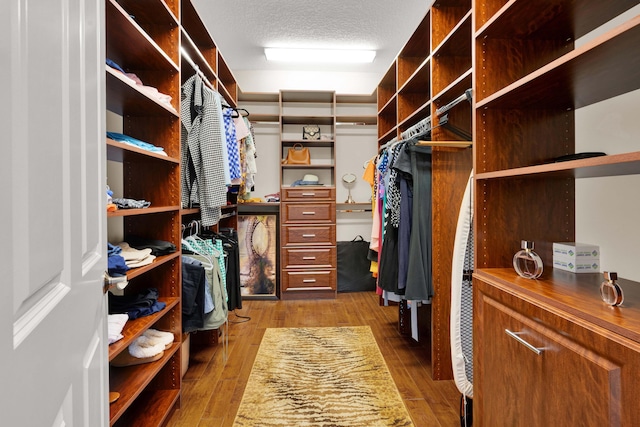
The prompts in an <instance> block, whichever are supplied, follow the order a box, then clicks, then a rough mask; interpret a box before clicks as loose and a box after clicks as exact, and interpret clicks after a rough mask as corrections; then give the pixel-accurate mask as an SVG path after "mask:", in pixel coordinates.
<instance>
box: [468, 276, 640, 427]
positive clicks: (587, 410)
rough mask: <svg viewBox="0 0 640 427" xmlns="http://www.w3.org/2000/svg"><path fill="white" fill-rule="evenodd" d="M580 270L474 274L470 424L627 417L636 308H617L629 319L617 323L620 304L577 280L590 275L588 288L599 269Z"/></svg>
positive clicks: (637, 411)
mask: <svg viewBox="0 0 640 427" xmlns="http://www.w3.org/2000/svg"><path fill="white" fill-rule="evenodd" d="M585 276H588V277H583V276H582V275H581V276H580V279H579V280H578V278H577V276H576V275H575V274H573V273H567V272H563V271H554V272H553V275H552V276H551V278H550V279H552V280H553V283H551V281H550V280H544V281H535V280H527V279H522V278H518V277H516V276H515V273H514V272H513V271H512V270H509V269H501V270H500V271H496V272H493V273H492V274H491V275H486V274H485V273H484V272H480V273H478V274H477V276H476V280H474V301H475V305H474V316H475V318H474V337H478V338H477V339H476V343H475V344H476V345H475V354H474V372H475V376H474V411H475V413H474V421H475V422H476V423H477V424H478V425H482V426H514V425H527V426H549V425H583V426H605V425H606V426H625V425H634V423H635V420H637V418H638V416H639V415H640V408H638V406H637V405H636V397H635V393H636V390H637V389H638V387H639V386H640V342H638V341H637V339H638V331H639V330H640V329H638V325H639V321H638V317H637V315H638V314H639V312H638V309H637V307H631V308H630V307H625V309H629V308H630V311H631V312H632V313H629V314H632V315H633V316H634V317H635V318H634V319H630V321H629V322H627V321H626V319H625V320H623V321H622V324H621V322H620V319H619V316H620V315H621V314H624V312H625V311H626V310H625V309H620V308H618V309H611V308H609V307H606V306H604V305H603V304H602V302H601V301H600V300H599V298H598V297H597V295H595V294H594V293H593V292H589V290H588V289H586V288H585V287H584V284H585V283H590V284H591V285H592V289H594V288H596V289H597V286H598V284H599V282H600V280H601V277H602V276H601V275H600V274H588V275H585ZM556 293H562V297H561V298H556V297H555V294H556ZM638 296H640V295H639V294H638V292H633V293H632V296H631V297H632V298H633V299H634V301H637V299H636V298H637V297H638ZM609 322H613V323H609ZM621 326H623V327H631V328H632V329H631V330H629V331H623V330H619V329H620V327H621Z"/></svg>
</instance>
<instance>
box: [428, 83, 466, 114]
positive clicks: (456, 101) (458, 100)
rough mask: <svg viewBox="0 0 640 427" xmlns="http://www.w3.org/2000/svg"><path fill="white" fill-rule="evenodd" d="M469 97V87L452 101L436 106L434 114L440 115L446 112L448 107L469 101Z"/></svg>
mask: <svg viewBox="0 0 640 427" xmlns="http://www.w3.org/2000/svg"><path fill="white" fill-rule="evenodd" d="M471 97H472V95H471V89H467V90H465V91H464V93H463V94H462V95H460V96H459V97H457V98H456V99H454V100H453V101H451V102H450V103H448V104H447V105H443V106H442V107H440V108H438V109H437V110H436V115H438V116H440V115H441V114H444V113H446V112H447V111H449V110H450V109H452V108H453V107H455V106H456V105H458V104H460V103H461V102H462V101H469V102H471Z"/></svg>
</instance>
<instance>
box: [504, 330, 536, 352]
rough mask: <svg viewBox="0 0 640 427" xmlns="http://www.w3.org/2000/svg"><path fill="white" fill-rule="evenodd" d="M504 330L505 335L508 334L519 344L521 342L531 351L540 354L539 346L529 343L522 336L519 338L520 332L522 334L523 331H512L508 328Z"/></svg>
mask: <svg viewBox="0 0 640 427" xmlns="http://www.w3.org/2000/svg"><path fill="white" fill-rule="evenodd" d="M504 332H505V333H506V334H507V335H509V336H510V337H511V338H513V339H514V340H516V341H518V342H519V343H520V344H522V345H524V346H525V347H527V348H528V349H529V350H531V351H533V352H534V353H535V354H537V355H538V356H539V355H541V354H542V349H541V348H537V347H536V346H534V345H531V344H529V343H528V342H526V341H525V340H523V339H522V338H520V334H522V333H524V332H513V331H510V330H509V329H505V330H504Z"/></svg>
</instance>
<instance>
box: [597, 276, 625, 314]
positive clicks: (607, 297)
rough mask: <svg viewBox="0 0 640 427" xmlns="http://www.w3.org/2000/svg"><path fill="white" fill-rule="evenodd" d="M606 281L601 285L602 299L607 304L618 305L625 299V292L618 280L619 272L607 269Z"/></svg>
mask: <svg viewBox="0 0 640 427" xmlns="http://www.w3.org/2000/svg"><path fill="white" fill-rule="evenodd" d="M603 274H604V279H605V280H604V282H602V284H601V285H600V297H601V298H602V301H604V302H606V303H607V304H609V305H611V306H613V307H617V306H619V305H620V304H622V302H623V301H624V294H623V293H622V288H621V287H620V285H618V283H617V282H616V280H618V273H616V272H614V271H605V272H604V273H603Z"/></svg>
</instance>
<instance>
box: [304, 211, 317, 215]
mask: <svg viewBox="0 0 640 427" xmlns="http://www.w3.org/2000/svg"><path fill="white" fill-rule="evenodd" d="M315 214H316V213H315V212H314V211H306V212H302V215H315Z"/></svg>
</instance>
